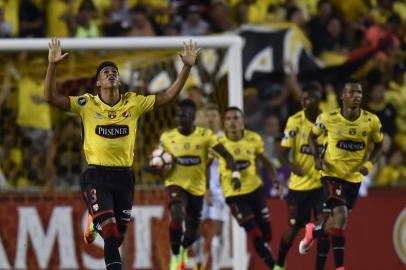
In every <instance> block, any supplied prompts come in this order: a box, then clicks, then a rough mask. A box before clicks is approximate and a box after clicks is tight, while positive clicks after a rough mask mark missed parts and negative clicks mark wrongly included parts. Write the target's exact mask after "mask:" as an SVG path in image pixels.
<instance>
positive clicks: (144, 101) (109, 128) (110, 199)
mask: <svg viewBox="0 0 406 270" xmlns="http://www.w3.org/2000/svg"><path fill="white" fill-rule="evenodd" d="M198 54H199V49H198V48H196V45H195V44H193V43H192V41H190V43H187V44H186V43H185V44H184V50H183V52H182V53H179V56H180V57H181V59H182V62H183V64H184V65H183V68H182V70H181V71H180V73H179V75H178V78H177V79H176V80H175V82H174V83H173V84H172V85H171V86H170V87H169V88H168V89H167V90H166V91H164V92H161V93H159V94H157V95H150V96H143V95H137V94H135V93H133V92H127V93H124V94H120V91H119V87H120V76H119V71H118V68H117V66H116V65H115V64H114V63H112V62H103V63H101V64H100V65H99V67H98V68H97V71H96V80H97V81H96V87H97V94H96V95H93V94H84V95H81V96H65V95H62V94H60V93H59V92H58V91H57V89H56V67H57V65H58V63H59V62H61V61H62V60H63V59H64V58H65V57H66V56H67V55H68V53H65V54H62V52H61V45H60V41H59V40H57V39H52V40H51V42H50V43H49V54H48V61H49V64H48V69H47V73H46V77H45V87H44V98H45V100H46V101H47V102H49V103H51V104H52V105H54V106H57V107H59V108H61V109H62V110H65V111H71V112H75V113H77V114H79V116H80V117H81V119H82V125H83V141H84V142H83V148H84V153H85V156H86V161H87V163H88V168H87V170H86V171H85V172H84V173H83V176H82V179H81V189H82V192H83V194H84V197H85V201H86V204H87V206H88V209H89V213H90V216H89V218H88V224H87V228H86V231H85V234H84V238H85V241H86V242H87V243H91V242H93V241H94V240H95V238H96V230H97V232H98V233H99V234H100V235H101V236H102V238H103V240H104V260H105V263H106V269H108V270H119V269H120V270H121V266H122V265H121V257H120V252H119V247H120V245H121V243H122V241H123V238H124V234H125V233H126V230H127V226H128V224H129V222H130V219H131V209H132V205H133V193H134V174H133V171H132V165H133V160H134V144H135V136H136V130H137V122H138V119H139V117H140V116H141V115H142V114H143V113H146V112H149V111H151V110H153V109H155V108H158V107H160V106H162V105H164V104H167V103H169V102H171V101H173V100H174V99H175V98H176V97H177V96H178V94H179V92H180V90H181V89H182V87H183V85H184V84H185V81H186V79H187V77H188V76H189V73H190V70H191V68H192V66H193V64H194V63H195V61H196V57H197V55H198ZM93 224H94V225H93Z"/></svg>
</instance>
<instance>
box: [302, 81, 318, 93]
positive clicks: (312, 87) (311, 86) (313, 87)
mask: <svg viewBox="0 0 406 270" xmlns="http://www.w3.org/2000/svg"><path fill="white" fill-rule="evenodd" d="M303 92H306V93H319V94H321V85H320V83H318V82H310V83H308V84H306V85H305V86H304V87H303Z"/></svg>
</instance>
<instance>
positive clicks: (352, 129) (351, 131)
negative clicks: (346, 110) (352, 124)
mask: <svg viewBox="0 0 406 270" xmlns="http://www.w3.org/2000/svg"><path fill="white" fill-rule="evenodd" d="M348 133H350V135H355V134H356V133H357V130H356V129H355V128H350V129H349V130H348Z"/></svg>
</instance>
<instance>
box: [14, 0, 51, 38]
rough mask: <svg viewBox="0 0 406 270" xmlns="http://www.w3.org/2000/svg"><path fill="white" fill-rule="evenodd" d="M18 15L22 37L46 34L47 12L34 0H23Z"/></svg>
mask: <svg viewBox="0 0 406 270" xmlns="http://www.w3.org/2000/svg"><path fill="white" fill-rule="evenodd" d="M18 16H19V19H20V22H19V23H20V31H19V32H20V37H44V36H45V14H44V12H43V11H42V10H41V9H40V8H39V7H38V6H37V5H36V3H35V2H34V1H33V0H21V2H20V8H19V13H18Z"/></svg>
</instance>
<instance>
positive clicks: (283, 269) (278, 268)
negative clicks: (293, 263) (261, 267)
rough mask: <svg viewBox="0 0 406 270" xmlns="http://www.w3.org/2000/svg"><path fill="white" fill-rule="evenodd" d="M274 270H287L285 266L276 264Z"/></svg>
mask: <svg viewBox="0 0 406 270" xmlns="http://www.w3.org/2000/svg"><path fill="white" fill-rule="evenodd" d="M273 270H285V267H282V266H279V265H277V264H275V266H274V267H273Z"/></svg>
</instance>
